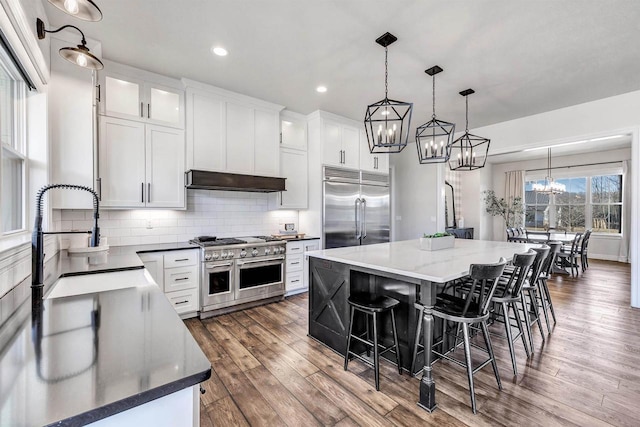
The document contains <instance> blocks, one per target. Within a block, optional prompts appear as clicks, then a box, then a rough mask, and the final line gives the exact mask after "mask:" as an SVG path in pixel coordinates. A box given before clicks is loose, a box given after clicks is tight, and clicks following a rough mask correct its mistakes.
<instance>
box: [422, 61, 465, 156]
mask: <svg viewBox="0 0 640 427" xmlns="http://www.w3.org/2000/svg"><path fill="white" fill-rule="evenodd" d="M441 72H442V68H440V67H439V66H437V65H436V66H433V67H431V68H429V69H428V70H425V73H427V74H428V75H430V76H431V78H432V80H433V114H432V115H431V120H430V121H428V122H427V123H425V124H423V125H422V126H419V127H418V128H417V129H416V147H417V149H418V161H419V162H420V163H421V164H429V163H446V162H447V161H448V160H449V155H450V154H451V144H452V143H453V135H454V132H455V128H456V125H455V124H453V123H449V122H445V121H443V120H438V119H437V118H436V74H438V73H441Z"/></svg>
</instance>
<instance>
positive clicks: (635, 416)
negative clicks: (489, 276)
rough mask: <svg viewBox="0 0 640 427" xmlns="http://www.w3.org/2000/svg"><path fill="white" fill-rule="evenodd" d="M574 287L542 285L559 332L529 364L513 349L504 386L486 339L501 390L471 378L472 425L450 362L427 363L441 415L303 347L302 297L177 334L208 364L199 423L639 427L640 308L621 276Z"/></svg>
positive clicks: (503, 361)
mask: <svg viewBox="0 0 640 427" xmlns="http://www.w3.org/2000/svg"><path fill="white" fill-rule="evenodd" d="M590 263H591V267H590V268H589V269H588V270H587V271H586V273H584V274H582V275H581V276H580V278H579V279H571V278H568V277H561V278H555V279H554V280H553V281H551V282H550V288H551V292H552V297H553V302H554V304H555V307H556V313H557V314H558V324H557V326H556V327H555V329H554V330H553V333H552V334H551V335H550V336H549V338H548V339H547V342H546V344H545V345H544V347H542V343H541V339H540V334H539V333H538V332H537V331H536V332H534V339H535V346H536V353H535V355H534V356H533V357H532V358H531V359H529V360H527V359H526V356H525V354H524V350H523V348H522V345H521V344H519V345H517V349H518V352H519V353H518V368H519V375H518V377H514V376H513V372H512V370H511V363H510V359H509V352H508V347H507V344H506V342H505V341H504V340H503V339H501V338H499V337H495V338H493V339H492V341H493V344H494V347H495V349H496V355H497V357H498V359H499V360H498V366H499V368H500V373H501V376H502V382H503V387H504V389H503V391H502V392H500V391H498V389H497V387H496V383H495V378H494V377H493V373H492V371H491V368H490V367H489V366H487V367H485V368H484V369H483V370H481V371H480V372H478V373H477V374H476V376H475V380H476V396H477V399H478V412H479V413H478V415H473V413H472V412H471V408H470V406H469V405H470V402H469V394H468V386H467V378H466V374H465V372H464V370H463V369H461V368H460V367H458V366H456V365H453V364H452V363H441V362H438V363H437V364H436V365H434V371H435V378H436V381H437V388H438V393H437V401H438V405H439V408H438V409H437V410H436V411H435V412H434V413H433V414H429V413H427V412H425V411H424V410H422V409H420V408H419V407H418V406H416V400H417V396H418V387H419V379H418V378H411V377H409V376H408V375H402V376H399V375H398V372H397V371H396V370H395V368H394V367H393V366H392V365H390V364H389V363H386V362H382V363H381V374H382V376H381V380H380V383H381V384H380V392H376V391H375V388H374V386H373V372H372V370H371V369H370V368H369V367H367V366H365V365H363V364H362V363H359V362H358V361H353V362H351V363H350V364H349V371H348V372H345V371H344V370H343V369H342V363H343V361H342V358H341V357H340V356H338V355H336V354H335V353H333V352H332V351H330V350H328V349H327V348H325V347H323V346H322V345H320V344H318V343H316V342H315V341H314V340H312V339H310V338H308V337H307V335H306V333H307V301H308V299H307V296H306V295H301V296H295V297H292V298H289V299H287V300H285V301H283V302H280V303H275V304H270V305H267V306H262V307H257V308H253V309H250V310H245V311H242V312H238V313H233V314H229V315H225V316H220V317H216V318H212V319H207V320H204V321H200V320H197V319H191V320H188V321H186V324H187V326H188V327H189V329H190V330H191V332H192V333H193V335H194V337H195V338H196V340H197V341H198V343H199V344H200V346H201V348H202V349H203V351H204V352H205V354H206V355H207V357H208V358H209V360H210V361H211V364H212V366H213V373H212V377H211V379H210V380H208V381H207V382H206V383H204V384H203V385H204V388H205V389H206V394H204V395H202V397H201V415H200V420H201V425H202V426H204V427H208V426H212V425H213V426H227V425H228V426H231V425H233V426H236V425H254V426H280V425H288V426H312V425H339V426H352V425H361V426H377V425H380V426H382V425H403V426H416V425H439V426H457V425H474V426H475V425H480V426H496V425H541V426H552V425H565V426H566V425H575V426H604V425H615V426H639V425H640V310H636V309H631V308H630V307H629V298H630V295H629V294H630V281H631V280H630V269H629V266H628V265H625V264H619V263H614V262H604V261H591V262H590Z"/></svg>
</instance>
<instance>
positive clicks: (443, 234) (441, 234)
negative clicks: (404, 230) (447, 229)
mask: <svg viewBox="0 0 640 427" xmlns="http://www.w3.org/2000/svg"><path fill="white" fill-rule="evenodd" d="M447 236H453V234H449V233H435V234H424V235H423V236H422V237H423V238H425V239H435V238H436V237H447Z"/></svg>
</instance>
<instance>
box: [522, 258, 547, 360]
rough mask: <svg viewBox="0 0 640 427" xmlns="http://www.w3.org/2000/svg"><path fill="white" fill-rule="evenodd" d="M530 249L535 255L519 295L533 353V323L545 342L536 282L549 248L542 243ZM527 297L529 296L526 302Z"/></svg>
mask: <svg viewBox="0 0 640 427" xmlns="http://www.w3.org/2000/svg"><path fill="white" fill-rule="evenodd" d="M531 249H533V250H534V251H536V257H535V259H534V261H533V266H532V267H531V275H530V276H529V280H527V282H526V283H525V285H524V286H523V287H522V293H521V294H520V297H521V298H522V311H523V314H524V319H525V327H526V328H527V333H528V334H529V348H530V349H531V353H534V349H533V334H532V332H531V326H533V325H534V324H537V325H538V329H539V330H540V336H541V337H542V342H543V343H544V342H545V337H544V332H543V331H542V321H541V320H540V310H539V306H538V285H537V283H538V279H539V278H540V274H541V272H542V267H543V264H544V261H545V259H546V258H547V256H548V255H549V251H550V250H551V248H550V247H549V246H547V245H542V246H541V247H539V248H531ZM527 297H529V303H528V304H527Z"/></svg>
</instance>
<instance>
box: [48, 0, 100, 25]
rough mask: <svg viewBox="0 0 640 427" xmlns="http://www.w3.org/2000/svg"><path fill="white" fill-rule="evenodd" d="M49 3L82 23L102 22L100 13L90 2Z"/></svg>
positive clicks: (56, 0) (62, 0) (52, 0)
mask: <svg viewBox="0 0 640 427" xmlns="http://www.w3.org/2000/svg"><path fill="white" fill-rule="evenodd" d="M49 3H51V4H52V5H54V6H55V7H57V8H58V9H60V10H61V11H63V12H64V13H66V14H67V15H71V16H75V17H76V18H78V19H82V20H83V21H93V22H96V21H100V20H102V11H101V10H100V8H99V7H98V6H97V5H96V4H95V3H94V2H92V1H91V0H49Z"/></svg>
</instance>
